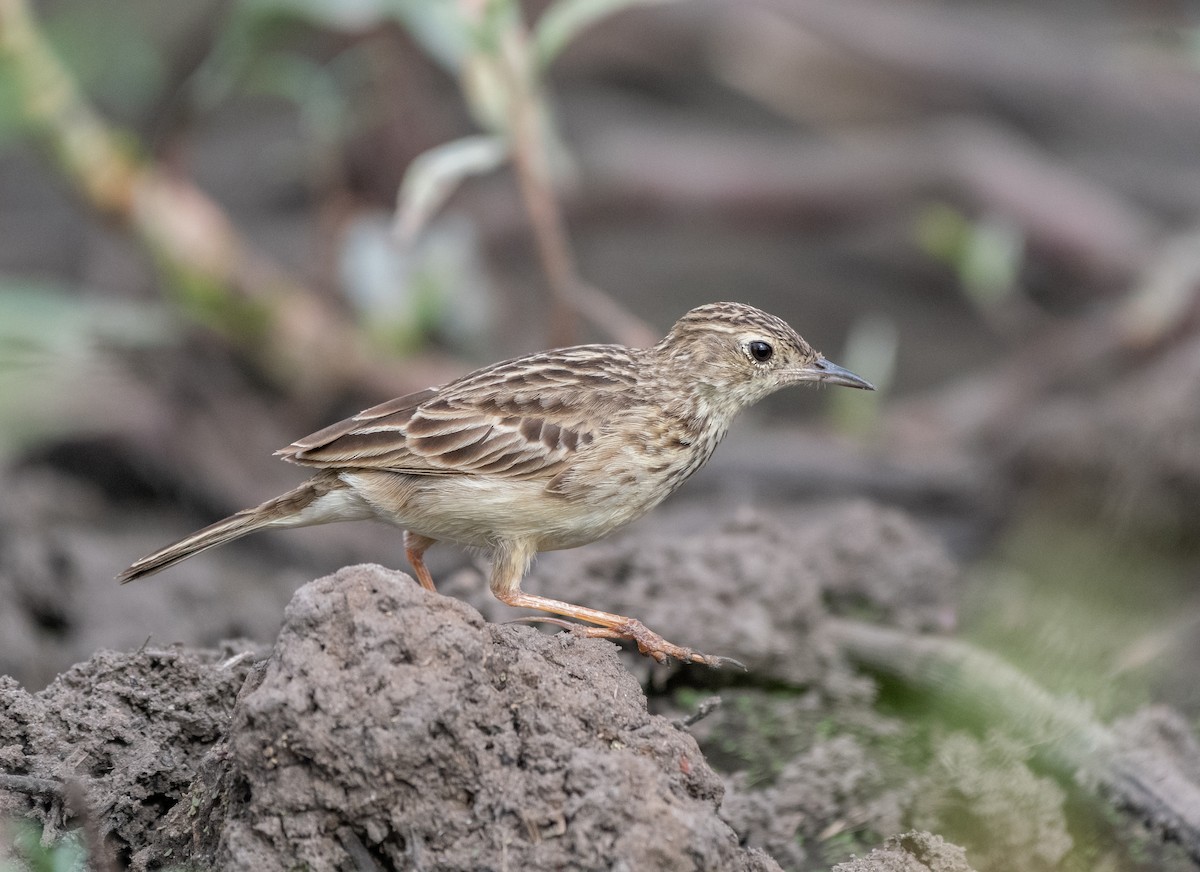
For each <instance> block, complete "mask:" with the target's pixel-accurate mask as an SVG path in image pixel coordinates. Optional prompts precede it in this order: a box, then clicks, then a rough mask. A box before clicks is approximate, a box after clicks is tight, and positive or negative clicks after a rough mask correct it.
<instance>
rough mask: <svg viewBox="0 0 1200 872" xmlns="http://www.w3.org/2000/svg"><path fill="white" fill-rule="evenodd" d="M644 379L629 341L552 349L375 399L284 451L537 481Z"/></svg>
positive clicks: (294, 457)
mask: <svg viewBox="0 0 1200 872" xmlns="http://www.w3.org/2000/svg"><path fill="white" fill-rule="evenodd" d="M636 385H637V378H636V367H635V366H633V358H632V355H631V354H630V352H629V350H628V349H625V348H622V347H620V346H580V347H577V348H569V349H562V350H559V351H551V352H543V353H541V354H535V355H530V356H528V357H523V358H517V359H515V360H511V361H505V362H503V363H498V364H494V365H492V366H489V367H486V368H484V369H481V370H478V371H476V372H474V373H471V374H470V375H467V376H464V377H463V378H461V379H458V380H457V381H454V382H451V383H449V384H447V385H445V386H443V387H441V388H430V389H428V390H425V391H420V392H418V393H415V394H409V395H407V396H404V397H399V398H397V399H394V400H391V401H389V402H386V403H383V404H381V405H378V406H374V407H373V408H370V409H367V410H365V411H362V412H359V413H358V414H357V415H355V416H354V417H352V418H347V419H346V420H345V421H341V422H339V423H337V424H334V425H332V426H330V427H326V428H325V429H324V430H319V431H317V432H316V433H314V434H312V435H311V436H307V437H305V438H304V439H300V440H298V441H296V442H293V443H292V444H291V445H289V446H288V447H287V448H284V449H282V450H280V451H278V452H276V453H277V454H278V455H280V456H281V457H283V458H284V459H285V460H288V461H291V462H292V463H299V464H303V465H306V466H316V467H322V468H330V467H354V468H358V469H386V470H391V471H394V472H404V473H409V474H413V475H472V474H475V475H493V476H500V477H503V478H529V477H533V476H537V475H539V474H546V473H549V472H553V471H554V470H555V469H557V468H558V467H559V466H561V465H562V464H563V462H564V461H566V460H567V459H569V458H570V457H572V456H573V455H575V454H576V453H577V452H580V451H583V450H586V449H587V447H588V446H589V445H591V444H592V441H593V440H594V438H595V436H596V434H597V433H598V432H599V431H600V430H601V428H602V427H603V426H604V424H605V422H606V421H607V420H608V419H609V418H610V417H611V416H612V415H613V414H615V413H616V412H618V411H619V410H620V409H621V408H624V407H627V406H628V405H629V404H630V403H631V402H632V399H633V397H634V396H635V395H636Z"/></svg>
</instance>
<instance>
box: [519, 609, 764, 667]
mask: <svg viewBox="0 0 1200 872" xmlns="http://www.w3.org/2000/svg"><path fill="white" fill-rule="evenodd" d="M520 620H522V621H526V622H529V623H533V622H535V621H536V622H538V623H547V624H557V625H558V626H560V627H564V628H566V629H568V630H570V631H571V632H572V633H574V634H575V635H577V636H583V637H585V638H588V639H628V640H630V641H632V642H634V643H635V644H636V645H637V648H638V651H640V652H641V653H642V654H645V655H646V656H647V657H653V658H654V659H655V660H657V661H658V662H659V663H666V662H667V661H668V660H671V659H674V660H678V661H680V662H681V663H700V664H702V665H704V666H711V667H713V668H714V669H719V668H721V667H722V666H736V667H737V668H738V669H741V670H742V671H743V672H745V671H747V669H746V667H745V665H744V664H742V663H740V662H738V661H737V660H734V659H733V658H732V657H718V656H716V655H713V654H701V653H700V652H699V651H693V650H692V649H691V648H684V647H683V646H682V645H676V644H674V643H673V642H668V641H667V640H666V639H664V638H663V637H662V636H660V635H659V634H658V633H656V632H654V631H653V630H651V629H650V628H649V627H647V626H646V625H645V624H643V623H642V622H641V621H639V620H637V619H636V618H627V619H626V620H625V621H623V622H622V623H620V624H615V625H613V626H611V627H608V626H602V627H590V626H587V625H585V624H577V623H575V622H573V621H564V620H562V619H561V618H550V617H541V616H537V617H529V618H521V619H520Z"/></svg>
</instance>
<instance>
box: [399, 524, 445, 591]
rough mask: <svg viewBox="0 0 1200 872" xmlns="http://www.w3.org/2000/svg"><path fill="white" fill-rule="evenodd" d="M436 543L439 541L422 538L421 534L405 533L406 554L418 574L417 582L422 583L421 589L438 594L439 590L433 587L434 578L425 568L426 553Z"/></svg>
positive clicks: (406, 531) (407, 531) (426, 537)
mask: <svg viewBox="0 0 1200 872" xmlns="http://www.w3.org/2000/svg"><path fill="white" fill-rule="evenodd" d="M435 542H437V539H430V538H429V537H428V536H422V535H421V534H420V533H413V532H412V531H410V530H405V531H404V553H405V555H407V557H408V562H409V563H410V564H411V565H412V568H413V572H415V573H416V574H417V581H418V582H420V584H421V587H423V588H425V589H426V590H431V591H433V592H434V593H437V588H436V587H434V586H433V576H432V575H430V574H429V569H428V567H426V566H425V551H426V550H427V549H428V548H429V546H430V545H432V544H434V543H435Z"/></svg>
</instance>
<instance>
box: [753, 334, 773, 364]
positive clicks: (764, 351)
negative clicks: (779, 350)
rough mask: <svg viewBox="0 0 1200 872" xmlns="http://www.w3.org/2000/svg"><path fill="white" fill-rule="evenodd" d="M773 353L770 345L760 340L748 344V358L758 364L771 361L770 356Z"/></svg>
mask: <svg viewBox="0 0 1200 872" xmlns="http://www.w3.org/2000/svg"><path fill="white" fill-rule="evenodd" d="M774 353H775V349H774V348H772V347H771V343H769V342H763V341H762V340H761V339H755V340H754V341H753V342H751V343H750V356H751V357H753V358H754V359H755V360H757V361H758V362H759V363H766V362H767V361H768V360H770V359H771V355H772V354H774Z"/></svg>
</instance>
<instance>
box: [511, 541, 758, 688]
mask: <svg viewBox="0 0 1200 872" xmlns="http://www.w3.org/2000/svg"><path fill="white" fill-rule="evenodd" d="M532 557H533V552H532V551H529V552H528V553H527V554H526V553H525V550H524V549H511V550H510V549H508V548H502V549H497V552H496V555H495V556H494V557H493V560H492V577H491V581H490V584H491V588H492V593H493V594H494V595H495V597H496V599H498V600H500V602H502V603H504V604H505V605H510V606H515V607H517V608H524V609H537V610H538V611H542V612H550V613H551V614H554V615H564V616H565V617H568V618H575V619H577V620H580V621H586V622H587V623H589V624H595V625H596V626H594V627H583V626H579V625H578V624H571V623H568V622H566V621H559V620H557V619H555V618H542V617H533V618H529V619H528V620H530V621H546V622H549V623H555V624H559V625H560V626H564V627H567V628H569V629H570V630H571V632H573V633H578V634H579V635H582V636H586V637H589V638H599V639H629V640H630V641H632V642H634V643H636V644H637V647H638V651H640V652H641V653H642V654H645V655H647V656H649V657H653V658H654V659H655V660H657V661H658V662H659V663H666V662H667V660H668V659H669V658H674V659H675V660H679V661H681V662H683V663H703V664H704V665H705V666H726V665H732V666H739V667H741V668H742V669H745V667H744V666H742V664H741V663H738V662H737V661H736V660H733V659H731V658H729V657H715V656H713V655H710V654H701V653H700V652H699V651H693V650H692V649H691V648H684V647H682V646H681V645H675V644H673V643H671V642H668V641H667V640H666V639H664V638H663V637H662V636H660V635H659V634H658V633H655V632H654V631H653V630H651V629H649V628H648V627H647V626H646V625H645V624H643V623H642V622H641V621H639V620H638V619H637V618H627V617H625V616H624V615H617V614H613V613H612V612H602V611H600V610H599V609H591V608H588V607H587V606H577V605H574V604H572V603H567V602H563V601H562V600H556V599H551V598H550V597H545V596H538V595H537V594H532V593H525V591H523V590H521V578H522V577H523V576H524V575H525V570H526V569H527V568H528V566H529V560H530V559H531V558H532Z"/></svg>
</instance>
